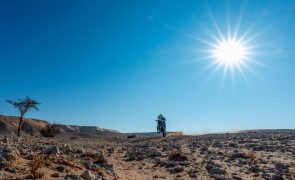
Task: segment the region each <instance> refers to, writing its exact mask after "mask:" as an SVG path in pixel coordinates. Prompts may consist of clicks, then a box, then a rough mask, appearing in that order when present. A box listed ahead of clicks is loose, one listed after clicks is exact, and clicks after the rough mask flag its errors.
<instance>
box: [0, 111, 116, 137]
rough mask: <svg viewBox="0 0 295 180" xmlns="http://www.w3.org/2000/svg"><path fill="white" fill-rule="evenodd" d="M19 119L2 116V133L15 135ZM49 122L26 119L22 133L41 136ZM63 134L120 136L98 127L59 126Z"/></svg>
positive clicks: (0, 128)
mask: <svg viewBox="0 0 295 180" xmlns="http://www.w3.org/2000/svg"><path fill="white" fill-rule="evenodd" d="M18 122H19V120H18V118H17V117H14V116H3V115H0V133H9V134H10V133H15V132H16V131H17V127H18ZM47 124H49V123H48V122H47V121H44V120H38V119H24V121H23V123H22V127H21V129H22V132H23V133H26V134H31V135H39V134H40V130H41V129H42V128H44V127H45V126H46V125H47ZM58 126H59V127H60V129H61V132H62V133H67V134H69V133H70V134H89V135H102V136H113V135H119V134H120V133H119V132H118V131H115V130H110V129H103V128H99V127H96V126H76V125H63V124H59V125H58Z"/></svg>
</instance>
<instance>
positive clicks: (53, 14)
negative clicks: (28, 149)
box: [0, 0, 295, 133]
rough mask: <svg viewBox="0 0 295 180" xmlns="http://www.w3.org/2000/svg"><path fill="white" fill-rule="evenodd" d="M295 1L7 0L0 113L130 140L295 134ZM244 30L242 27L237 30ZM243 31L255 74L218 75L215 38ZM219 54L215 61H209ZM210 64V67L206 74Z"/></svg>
mask: <svg viewBox="0 0 295 180" xmlns="http://www.w3.org/2000/svg"><path fill="white" fill-rule="evenodd" d="M294 9H295V1H293V0H291V1H287V0H284V1H279V0H277V1H264V0H260V1H256V0H253V1H238V0H232V1H220V0H216V1H213V0H210V1H201V0H200V1H197V0H186V1H183V0H178V1H173V0H169V1H168V0H165V1H164V0H160V1H158V0H152V1H144V0H142V1H138V0H134V1H129V0H128V1H127V0H126V1H125V0H122V1H112V0H95V1H90V0H89V1H76V0H67V1H66V0H48V1H47V0H42V1H39V0H27V1H22V0H7V1H1V2H0V23H1V28H0V46H1V47H0V84H1V87H0V114H5V115H16V111H15V110H14V109H12V108H11V107H10V106H9V104H7V103H6V102H5V100H6V99H16V98H19V97H26V96H30V97H31V98H33V99H36V100H39V101H40V102H41V103H42V104H41V105H40V110H39V111H38V112H31V113H29V114H28V115H27V116H28V117H34V118H40V119H45V120H48V121H50V122H56V123H65V124H77V125H96V126H99V127H104V128H110V129H116V130H119V131H121V132H135V131H136V132H140V131H155V129H156V127H155V126H156V122H155V119H156V117H157V115H158V114H159V113H163V115H164V116H165V117H166V118H167V120H168V121H167V128H168V130H172V131H174V130H177V131H183V132H186V133H199V132H207V131H213V132H216V131H228V130H239V129H261V128H263V129H265V128H295V109H294V108H295V70H294V68H295V60H294V56H295V51H294V47H295V35H294V32H295V11H294ZM236 27H239V28H236ZM235 29H238V30H239V31H238V33H237V38H239V37H241V36H243V34H245V33H246V32H247V33H246V35H247V36H246V38H245V39H246V40H248V41H247V45H248V46H251V53H249V58H251V59H253V60H255V61H245V64H246V66H245V67H244V66H243V67H241V72H242V73H241V72H240V71H239V70H238V67H233V68H232V69H233V71H232V72H231V73H230V72H227V73H224V67H223V66H224V65H222V66H221V67H220V68H219V69H217V70H216V71H215V69H216V67H217V66H215V67H214V66H210V64H212V62H214V59H212V58H211V59H210V58H206V57H208V50H211V49H212V46H210V45H208V43H206V42H209V43H211V44H216V41H215V40H214V38H213V36H212V35H210V34H215V35H216V36H217V37H220V34H218V31H220V32H221V34H223V35H224V37H225V38H226V37H228V36H229V35H228V34H230V32H234V30H235ZM209 55H210V54H209ZM208 66H209V68H208Z"/></svg>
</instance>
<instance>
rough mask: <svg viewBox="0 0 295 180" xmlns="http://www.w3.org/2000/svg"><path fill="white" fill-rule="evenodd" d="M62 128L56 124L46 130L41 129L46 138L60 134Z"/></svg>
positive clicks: (49, 125) (50, 125)
mask: <svg viewBox="0 0 295 180" xmlns="http://www.w3.org/2000/svg"><path fill="white" fill-rule="evenodd" d="M60 131H61V130H60V128H59V127H58V125H56V124H47V125H46V127H45V128H43V129H41V131H40V132H41V134H42V136H44V137H55V136H56V135H58V134H59V133H60Z"/></svg>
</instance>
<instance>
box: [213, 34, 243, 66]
mask: <svg viewBox="0 0 295 180" xmlns="http://www.w3.org/2000/svg"><path fill="white" fill-rule="evenodd" d="M247 54H248V52H247V48H246V47H244V46H243V44H242V43H241V42H239V41H237V40H234V39H229V40H223V41H220V42H218V44H217V45H216V46H215V47H214V50H213V56H214V59H215V60H216V61H217V63H218V64H223V65H225V66H231V67H233V66H239V65H240V64H241V63H243V61H244V60H245V59H246V57H247Z"/></svg>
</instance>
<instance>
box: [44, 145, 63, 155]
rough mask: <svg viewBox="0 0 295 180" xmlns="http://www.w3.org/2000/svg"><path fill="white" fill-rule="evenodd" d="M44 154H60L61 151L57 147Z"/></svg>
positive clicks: (47, 150) (50, 148)
mask: <svg viewBox="0 0 295 180" xmlns="http://www.w3.org/2000/svg"><path fill="white" fill-rule="evenodd" d="M44 154H60V151H59V148H58V147H57V146H52V147H49V148H47V149H45V151H44Z"/></svg>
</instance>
